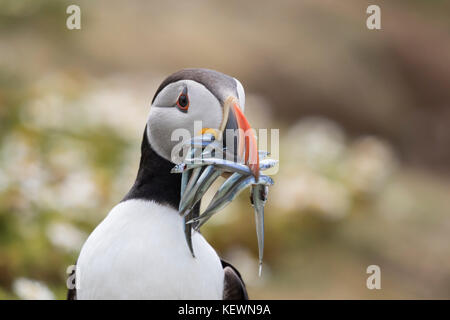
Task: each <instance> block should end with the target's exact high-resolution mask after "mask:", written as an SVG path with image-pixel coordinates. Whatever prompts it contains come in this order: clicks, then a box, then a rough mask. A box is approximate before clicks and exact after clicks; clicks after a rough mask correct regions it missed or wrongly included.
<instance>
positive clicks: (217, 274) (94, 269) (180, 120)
mask: <svg viewBox="0 0 450 320" xmlns="http://www.w3.org/2000/svg"><path fill="white" fill-rule="evenodd" d="M244 108H245V92H244V88H243V86H242V84H241V82H240V81H239V80H237V79H236V78H234V77H231V76H228V75H226V74H223V73H221V72H218V71H214V70H210V69H197V68H196V69H183V70H180V71H178V72H175V73H173V74H172V75H170V76H168V77H167V78H166V79H165V80H164V81H163V82H162V83H161V85H160V86H159V87H158V89H157V90H156V92H155V94H154V97H153V99H152V102H151V106H150V110H149V116H148V118H147V122H146V125H145V128H144V133H143V138H142V143H141V158H140V163H139V169H138V173H137V177H136V180H135V182H134V184H133V185H132V187H131V189H130V190H129V192H128V193H127V194H126V195H125V196H124V198H123V199H122V200H121V201H120V202H119V203H118V204H117V205H116V206H115V207H113V209H112V210H111V211H110V212H109V213H108V215H107V216H106V217H105V218H104V220H103V221H102V222H101V223H100V224H99V225H98V226H97V227H96V228H95V229H94V231H93V232H92V233H91V234H90V235H89V237H88V238H87V240H86V242H85V243H84V245H83V246H82V249H81V251H80V254H79V257H78V259H77V263H76V268H75V269H74V270H73V274H72V275H70V277H71V278H72V279H74V280H73V282H74V283H75V286H74V288H73V289H69V291H68V296H67V298H68V299H69V300H75V299H78V300H82V299H83V300H84V299H108V300H109V299H133V300H135V299H146V300H147V299H157V300H178V299H182V300H196V299H208V300H247V299H248V293H247V289H246V286H245V284H244V281H243V279H242V276H241V275H240V273H239V271H238V270H237V269H236V268H235V267H234V266H232V265H231V264H230V263H228V262H227V261H225V260H223V259H221V258H220V257H219V255H218V253H217V252H216V251H215V250H214V248H213V247H212V246H211V245H210V244H209V243H208V242H207V241H206V239H205V238H204V237H203V235H202V234H201V233H200V231H193V233H192V246H193V247H194V248H195V256H193V255H192V254H191V252H190V250H189V248H188V246H187V244H186V241H185V234H184V228H185V220H184V219H183V216H182V215H180V213H179V212H178V208H179V203H180V185H181V174H173V173H171V172H170V171H171V169H172V168H173V167H174V165H175V164H176V163H175V162H174V160H173V159H174V156H173V150H174V148H175V147H176V145H177V143H179V141H176V139H173V133H174V132H175V131H176V130H180V129H181V130H184V132H186V133H187V132H189V134H190V135H191V137H194V136H196V135H199V134H201V133H203V132H205V131H210V130H212V132H215V133H216V134H218V135H219V136H220V134H221V133H223V132H224V131H225V130H226V129H232V130H244V131H246V130H248V129H249V124H248V121H247V119H245V116H244V114H243V113H244ZM196 121H201V124H202V129H201V132H195V131H194V130H195V129H196V128H195V122H196ZM251 131H252V132H253V130H251ZM223 139H225V135H223ZM174 140H175V141H174ZM253 147H255V148H256V146H253ZM252 151H253V152H252V153H255V152H257V150H252ZM236 152H237V151H236ZM249 167H250V169H251V170H252V172H254V173H255V174H257V172H256V170H257V168H255V167H251V166H249ZM199 210H200V203H198V204H197V205H196V206H195V207H194V209H193V213H192V214H193V216H198V215H199Z"/></svg>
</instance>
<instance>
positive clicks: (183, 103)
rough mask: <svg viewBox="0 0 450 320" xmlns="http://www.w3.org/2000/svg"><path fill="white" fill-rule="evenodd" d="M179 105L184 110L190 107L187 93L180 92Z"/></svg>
mask: <svg viewBox="0 0 450 320" xmlns="http://www.w3.org/2000/svg"><path fill="white" fill-rule="evenodd" d="M177 107H178V109H180V110H182V111H187V110H188V109H189V97H188V96H187V94H185V93H182V94H180V96H179V97H178V100H177Z"/></svg>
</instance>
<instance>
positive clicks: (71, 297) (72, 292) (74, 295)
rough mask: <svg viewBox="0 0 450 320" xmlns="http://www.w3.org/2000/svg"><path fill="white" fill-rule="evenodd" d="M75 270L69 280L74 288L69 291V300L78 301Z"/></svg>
mask: <svg viewBox="0 0 450 320" xmlns="http://www.w3.org/2000/svg"><path fill="white" fill-rule="evenodd" d="M75 277H76V274H75V268H74V269H73V270H72V273H71V274H70V275H69V279H70V281H71V283H72V286H73V288H72V289H70V288H69V290H68V291H67V300H77V288H75Z"/></svg>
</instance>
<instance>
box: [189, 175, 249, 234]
mask: <svg viewBox="0 0 450 320" xmlns="http://www.w3.org/2000/svg"><path fill="white" fill-rule="evenodd" d="M252 183H255V178H254V177H253V176H242V177H240V178H239V179H238V180H237V181H236V182H235V183H234V184H233V185H232V186H231V188H229V189H230V190H229V191H228V192H227V193H226V194H225V195H224V196H222V197H217V199H216V200H215V201H211V203H210V204H209V206H208V208H206V210H205V212H203V213H202V214H201V215H200V216H199V217H198V218H194V219H192V220H191V222H190V221H188V222H187V223H192V222H198V224H197V226H196V230H198V229H200V227H201V226H202V225H203V224H205V222H206V221H208V220H209V218H211V217H212V216H213V215H214V214H215V213H216V212H217V211H219V210H220V209H222V208H224V207H225V206H226V205H227V204H229V203H230V202H232V201H233V200H234V199H235V198H236V197H237V195H238V194H239V193H241V191H243V190H244V189H245V188H247V187H248V186H249V185H251V184H252Z"/></svg>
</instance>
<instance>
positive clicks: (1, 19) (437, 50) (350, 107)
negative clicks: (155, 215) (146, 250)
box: [0, 0, 450, 299]
mask: <svg viewBox="0 0 450 320" xmlns="http://www.w3.org/2000/svg"><path fill="white" fill-rule="evenodd" d="M72 3H76V4H79V5H80V7H81V10H82V29H81V30H74V31H69V30H67V29H66V25H65V20H66V17H67V15H66V13H65V10H66V7H67V6H68V5H69V4H72ZM369 3H370V4H372V3H377V4H379V5H380V6H381V8H382V31H368V30H367V29H366V28H365V19H366V14H365V9H366V7H367V5H368V4H369ZM449 9H450V4H449V2H448V1H425V0H422V1H419V0H417V1H407V0H402V1H395V2H393V1H372V2H369V1H359V0H358V1H357V0H351V1H345V2H339V4H337V3H331V2H329V1H313V0H308V1H302V2H299V1H283V2H277V3H276V4H275V3H274V2H267V3H261V2H260V1H258V2H257V1H245V2H239V1H228V2H226V3H225V2H223V1H222V2H220V1H215V2H214V1H213V2H204V1H189V2H186V3H185V2H179V1H167V2H164V3H163V2H158V3H156V2H148V1H145V2H144V1H127V2H120V1H95V2H93V1H75V2H73V1H70V2H69V1H56V0H45V1H44V0H40V1H31V0H29V1H15V0H7V1H5V0H4V1H0V40H1V41H0V299H4V298H58V299H60V298H64V297H65V293H66V287H65V281H66V274H65V271H66V268H67V267H68V266H69V265H71V264H74V262H75V261H76V258H77V256H78V252H79V250H80V248H81V246H82V244H83V242H84V240H85V239H86V237H87V236H88V234H89V233H90V232H91V231H92V230H93V228H94V227H95V226H96V225H97V224H98V223H99V222H100V221H101V220H102V219H103V218H104V216H105V215H106V214H107V212H108V211H109V210H110V209H111V208H112V206H114V205H115V204H116V203H117V202H118V201H119V200H120V199H121V198H122V197H123V195H124V194H125V193H126V192H127V191H128V189H129V187H130V186H131V184H132V182H133V181H134V178H135V174H136V171H137V166H138V161H139V152H140V148H139V145H140V138H141V136H142V130H143V128H144V125H145V120H146V117H147V114H148V111H149V106H150V101H151V98H152V95H153V93H154V91H155V89H156V88H157V86H158V85H159V83H160V82H161V81H162V79H163V78H164V77H165V76H166V75H168V74H170V73H172V72H174V71H176V70H178V69H180V68H184V67H207V68H212V69H217V70H219V71H222V72H225V73H227V74H231V75H234V76H235V77H237V78H239V79H240V80H241V82H242V83H243V84H244V86H245V87H246V92H247V103H246V105H247V106H246V112H247V113H248V117H249V119H250V121H251V122H252V124H253V125H254V126H255V127H260V128H280V138H281V145H280V171H279V173H278V174H277V175H276V176H275V177H274V179H275V181H276V185H275V186H274V187H273V188H272V189H271V193H270V195H269V202H268V205H267V209H266V249H265V266H264V270H263V276H262V278H258V277H257V258H256V253H257V248H256V247H257V244H256V235H255V230H254V224H253V213H252V208H251V206H250V205H249V201H248V195H242V196H241V197H240V198H239V199H238V201H236V202H235V203H233V204H232V205H231V206H230V207H228V208H227V209H226V210H225V212H223V213H221V214H219V215H217V217H215V218H213V219H212V221H211V223H209V224H208V225H207V226H206V228H205V230H204V234H205V236H206V238H207V239H208V240H209V241H210V242H211V243H212V245H213V246H214V247H215V248H217V249H218V251H219V252H220V253H221V254H222V255H223V256H224V257H226V258H228V259H229V260H231V262H232V263H233V264H235V265H236V266H237V267H238V269H240V270H241V271H242V273H243V275H244V278H245V279H246V281H247V283H248V287H249V290H250V294H251V297H253V298H275V299H276V298H287V299H298V298H337V299H344V298H364V299H367V298H369V299H372V298H375V299H376V298H447V299H448V298H450V254H449V252H450V250H449V249H450V248H449V243H450V242H449V240H450V239H449V234H450V216H449V214H450V209H449V208H450V197H449V194H450V179H449V175H448V174H449V172H450V148H449V147H448V146H449V145H450V88H449V86H450V63H449V58H448V57H450V41H449V40H450V19H449V18H450V10H449ZM209 196H210V195H209ZM371 264H376V265H379V266H380V267H381V270H382V290H372V291H371V290H368V289H367V288H366V278H367V276H368V275H367V274H366V268H367V266H368V265H371Z"/></svg>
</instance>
